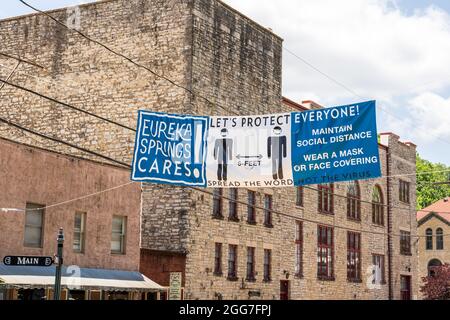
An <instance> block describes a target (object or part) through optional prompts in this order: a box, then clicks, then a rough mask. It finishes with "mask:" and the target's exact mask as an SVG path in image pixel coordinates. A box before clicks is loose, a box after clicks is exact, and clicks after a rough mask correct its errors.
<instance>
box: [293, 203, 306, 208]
mask: <svg viewBox="0 0 450 320" xmlns="http://www.w3.org/2000/svg"><path fill="white" fill-rule="evenodd" d="M295 206H296V207H297V208H301V209H303V208H304V207H305V206H304V205H302V204H298V203H296V204H295Z"/></svg>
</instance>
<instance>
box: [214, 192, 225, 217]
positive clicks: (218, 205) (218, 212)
mask: <svg viewBox="0 0 450 320" xmlns="http://www.w3.org/2000/svg"><path fill="white" fill-rule="evenodd" d="M222 195H223V192H222V189H221V188H215V189H214V191H213V217H214V218H222V217H223V214H222Z"/></svg>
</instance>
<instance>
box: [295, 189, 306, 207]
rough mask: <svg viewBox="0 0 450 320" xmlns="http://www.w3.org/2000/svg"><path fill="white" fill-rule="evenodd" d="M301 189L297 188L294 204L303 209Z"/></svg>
mask: <svg viewBox="0 0 450 320" xmlns="http://www.w3.org/2000/svg"><path fill="white" fill-rule="evenodd" d="M303 190H304V189H303V187H297V192H296V199H295V204H296V205H297V206H299V207H303Z"/></svg>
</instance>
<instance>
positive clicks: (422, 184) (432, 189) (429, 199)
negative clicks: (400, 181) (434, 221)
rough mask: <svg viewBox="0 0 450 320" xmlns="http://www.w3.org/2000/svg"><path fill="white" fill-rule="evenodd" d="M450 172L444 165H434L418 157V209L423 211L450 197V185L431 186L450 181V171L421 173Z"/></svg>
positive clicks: (449, 168)
mask: <svg viewBox="0 0 450 320" xmlns="http://www.w3.org/2000/svg"><path fill="white" fill-rule="evenodd" d="M443 170H450V167H448V166H446V165H445V164H442V163H432V162H430V161H428V160H425V159H422V158H421V157H420V156H419V154H417V155H416V172H417V173H418V175H417V209H422V208H425V207H427V206H429V205H430V204H432V203H433V202H436V201H438V200H440V199H442V198H445V197H449V196H450V184H438V185H436V184H434V185H433V184H431V183H432V182H442V181H450V171H448V172H436V173H427V174H420V173H421V172H429V171H443Z"/></svg>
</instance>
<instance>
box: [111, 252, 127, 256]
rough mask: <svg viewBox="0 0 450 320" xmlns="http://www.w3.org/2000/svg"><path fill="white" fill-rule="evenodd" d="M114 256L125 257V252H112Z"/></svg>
mask: <svg viewBox="0 0 450 320" xmlns="http://www.w3.org/2000/svg"><path fill="white" fill-rule="evenodd" d="M111 255H112V256H124V255H125V252H111Z"/></svg>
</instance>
